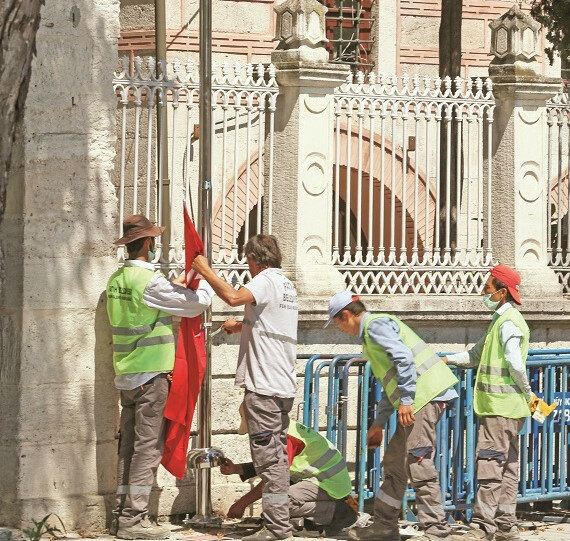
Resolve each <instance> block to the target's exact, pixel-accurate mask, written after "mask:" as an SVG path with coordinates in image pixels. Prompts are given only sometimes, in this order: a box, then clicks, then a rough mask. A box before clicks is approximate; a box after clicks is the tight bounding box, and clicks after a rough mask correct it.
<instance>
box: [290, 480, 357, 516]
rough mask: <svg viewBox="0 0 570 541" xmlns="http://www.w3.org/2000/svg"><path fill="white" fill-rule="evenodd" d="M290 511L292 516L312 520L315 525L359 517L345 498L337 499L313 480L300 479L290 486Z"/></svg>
mask: <svg viewBox="0 0 570 541" xmlns="http://www.w3.org/2000/svg"><path fill="white" fill-rule="evenodd" d="M289 513H290V515H291V518H304V519H305V520H310V521H311V522H312V523H313V524H315V526H329V525H330V524H331V523H333V522H339V521H343V520H344V521H346V518H347V517H348V516H350V517H354V520H356V518H357V514H356V513H355V512H354V511H352V509H351V508H350V506H349V505H348V504H347V503H346V501H344V500H335V499H334V498H331V496H329V494H328V492H327V491H326V490H323V489H322V488H320V487H318V486H317V485H316V484H315V483H311V481H299V482H298V483H295V484H294V485H291V487H290V488H289Z"/></svg>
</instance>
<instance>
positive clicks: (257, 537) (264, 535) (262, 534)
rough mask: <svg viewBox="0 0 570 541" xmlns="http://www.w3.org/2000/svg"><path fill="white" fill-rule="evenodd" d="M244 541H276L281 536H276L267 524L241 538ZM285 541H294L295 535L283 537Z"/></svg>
mask: <svg viewBox="0 0 570 541" xmlns="http://www.w3.org/2000/svg"><path fill="white" fill-rule="evenodd" d="M241 539H242V541H276V540H277V539H279V537H275V535H273V532H271V531H269V530H268V529H267V528H266V527H265V526H264V527H263V528H261V530H259V531H258V532H255V533H254V534H252V535H248V536H246V537H242V538H241ZM281 539H283V541H293V536H292V535H290V536H289V537H284V538H281Z"/></svg>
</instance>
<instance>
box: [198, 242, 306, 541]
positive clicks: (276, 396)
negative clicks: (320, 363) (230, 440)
mask: <svg viewBox="0 0 570 541" xmlns="http://www.w3.org/2000/svg"><path fill="white" fill-rule="evenodd" d="M244 252H245V254H246V256H247V263H248V265H249V270H250V272H251V276H252V280H251V281H250V282H249V283H248V284H247V285H245V286H244V287H242V288H240V289H238V290H236V289H234V288H233V287H232V286H231V285H230V284H228V283H227V282H226V281H225V280H223V279H222V278H220V277H219V276H218V275H217V274H216V273H215V272H214V271H213V270H212V269H211V268H210V266H209V265H208V261H207V260H206V258H204V257H203V256H198V257H197V258H196V259H195V260H194V264H193V265H192V268H193V269H194V270H196V271H197V272H199V273H200V274H201V275H202V277H203V278H204V279H205V280H206V281H207V282H209V284H210V285H211V286H212V288H213V289H214V291H215V292H216V293H217V294H218V296H219V297H220V298H221V299H222V300H223V301H224V302H226V303H227V304H229V305H230V306H241V305H245V308H244V317H243V321H235V320H234V319H229V320H228V321H226V322H225V323H224V325H223V329H224V330H225V331H226V332H227V333H228V334H233V333H240V332H241V340H240V349H239V357H238V365H237V370H236V380H235V384H236V386H238V387H243V388H245V397H244V407H245V416H246V421H247V425H248V427H249V442H250V449H251V456H252V461H253V465H254V467H255V471H256V473H257V475H259V476H260V477H261V479H262V482H263V495H262V500H261V501H262V508H263V517H264V527H263V528H262V529H261V530H260V531H259V532H257V533H255V534H253V535H250V536H248V537H244V538H243V539H244V541H273V540H275V539H286V540H292V539H293V537H292V531H293V530H292V526H291V524H290V522H289V496H288V492H289V463H288V460H287V428H288V426H289V412H290V411H291V408H292V406H293V399H294V396H295V391H296V389H297V384H296V380H295V358H296V349H297V320H298V308H297V291H296V290H295V286H294V285H293V284H292V283H291V282H290V281H289V280H288V279H287V278H286V277H285V276H283V272H282V270H281V268H280V267H281V251H280V250H279V246H278V244H277V239H276V238H275V237H274V236H272V235H256V236H255V237H252V238H251V239H249V241H248V242H247V244H246V245H245V250H244Z"/></svg>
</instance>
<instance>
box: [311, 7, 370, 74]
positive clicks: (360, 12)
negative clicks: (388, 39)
mask: <svg viewBox="0 0 570 541" xmlns="http://www.w3.org/2000/svg"><path fill="white" fill-rule="evenodd" d="M321 2H322V3H323V4H324V5H325V6H326V7H327V8H328V11H327V14H326V16H325V19H326V35H327V39H328V40H329V42H328V43H327V49H328V51H329V53H330V58H331V61H332V62H339V63H343V64H350V65H351V66H352V68H353V70H355V71H356V70H361V71H364V72H368V71H370V70H371V69H372V68H373V67H374V60H373V57H372V48H373V44H374V38H373V35H372V29H373V24H374V17H373V16H372V9H373V5H374V0H321Z"/></svg>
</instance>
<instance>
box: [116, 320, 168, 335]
mask: <svg viewBox="0 0 570 541" xmlns="http://www.w3.org/2000/svg"><path fill="white" fill-rule="evenodd" d="M161 325H172V316H164V317H159V318H158V319H157V320H156V323H154V325H141V326H139V327H113V328H112V329H113V334H115V335H117V336H132V335H136V334H148V333H149V332H151V331H153V330H154V329H155V327H160V326H161Z"/></svg>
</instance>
